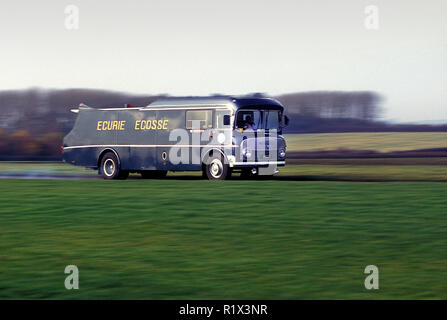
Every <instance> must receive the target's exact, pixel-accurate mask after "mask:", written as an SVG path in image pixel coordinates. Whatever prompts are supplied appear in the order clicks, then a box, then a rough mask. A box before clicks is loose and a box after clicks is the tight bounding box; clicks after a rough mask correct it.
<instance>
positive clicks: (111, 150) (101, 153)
mask: <svg viewBox="0 0 447 320" xmlns="http://www.w3.org/2000/svg"><path fill="white" fill-rule="evenodd" d="M107 152H113V153H114V154H115V156H116V159H117V160H118V165H119V166H121V160H120V156H119V155H118V152H117V151H116V150H115V149H113V148H105V149H103V150H101V152H100V153H99V156H98V161H97V167H98V168H99V167H100V166H101V160H102V157H104V155H105V154H106V153H107Z"/></svg>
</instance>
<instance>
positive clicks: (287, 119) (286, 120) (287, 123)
mask: <svg viewBox="0 0 447 320" xmlns="http://www.w3.org/2000/svg"><path fill="white" fill-rule="evenodd" d="M284 124H285V125H286V126H288V125H289V117H288V116H284Z"/></svg>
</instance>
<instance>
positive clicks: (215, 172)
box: [205, 154, 231, 180]
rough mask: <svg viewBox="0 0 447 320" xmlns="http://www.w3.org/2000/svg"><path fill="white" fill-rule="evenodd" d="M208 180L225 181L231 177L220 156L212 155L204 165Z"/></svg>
mask: <svg viewBox="0 0 447 320" xmlns="http://www.w3.org/2000/svg"><path fill="white" fill-rule="evenodd" d="M205 174H206V177H207V178H208V180H225V179H227V178H229V177H230V176H231V170H230V168H229V166H228V164H227V163H226V161H225V159H224V157H223V156H222V155H220V154H219V155H215V156H214V155H213V156H211V157H210V158H208V160H207V161H206V163H205Z"/></svg>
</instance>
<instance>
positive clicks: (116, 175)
mask: <svg viewBox="0 0 447 320" xmlns="http://www.w3.org/2000/svg"><path fill="white" fill-rule="evenodd" d="M99 172H100V173H101V175H102V177H103V178H104V179H105V180H124V179H127V177H128V176H129V171H124V170H121V169H120V164H119V161H118V158H117V156H116V155H115V154H114V153H113V152H107V153H106V154H104V155H103V157H102V158H101V165H100V167H99Z"/></svg>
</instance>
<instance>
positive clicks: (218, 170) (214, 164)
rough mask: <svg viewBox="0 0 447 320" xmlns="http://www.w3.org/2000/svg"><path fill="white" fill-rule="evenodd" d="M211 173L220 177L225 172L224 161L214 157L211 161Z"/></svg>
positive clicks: (214, 176)
mask: <svg viewBox="0 0 447 320" xmlns="http://www.w3.org/2000/svg"><path fill="white" fill-rule="evenodd" d="M210 173H211V175H212V176H213V178H220V176H221V175H222V173H223V165H222V161H220V160H219V159H214V160H213V161H211V165H210Z"/></svg>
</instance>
